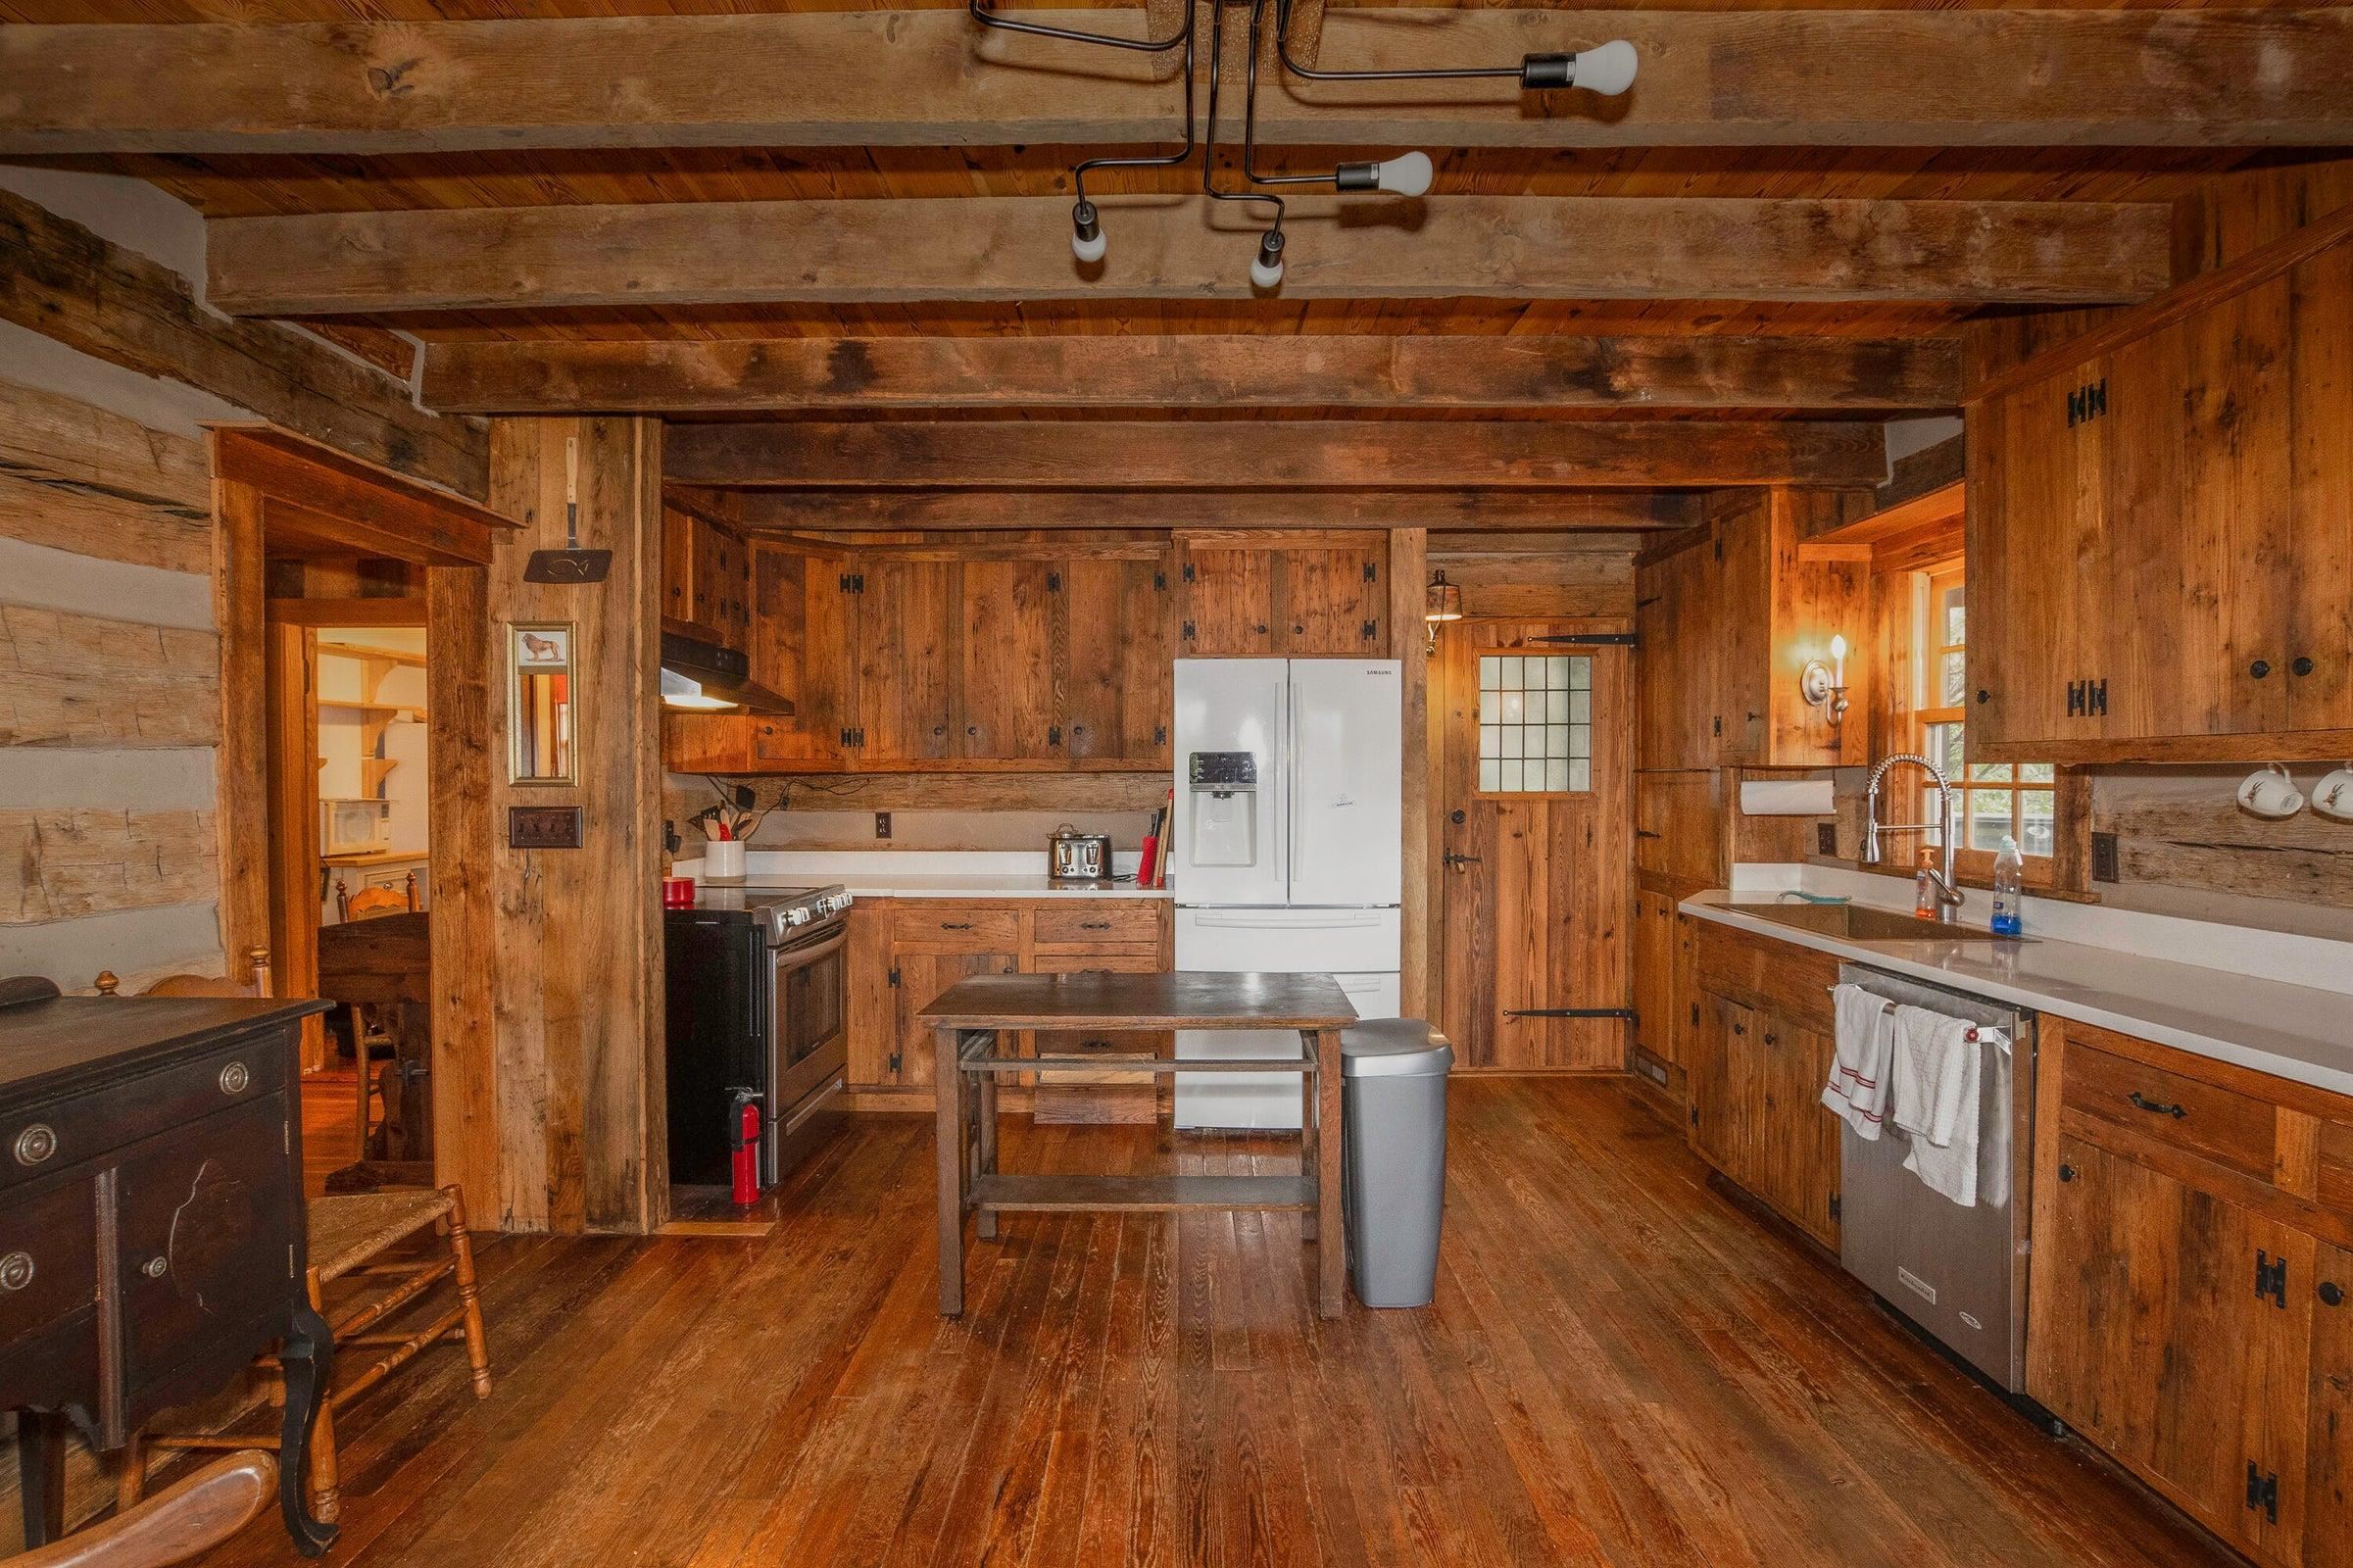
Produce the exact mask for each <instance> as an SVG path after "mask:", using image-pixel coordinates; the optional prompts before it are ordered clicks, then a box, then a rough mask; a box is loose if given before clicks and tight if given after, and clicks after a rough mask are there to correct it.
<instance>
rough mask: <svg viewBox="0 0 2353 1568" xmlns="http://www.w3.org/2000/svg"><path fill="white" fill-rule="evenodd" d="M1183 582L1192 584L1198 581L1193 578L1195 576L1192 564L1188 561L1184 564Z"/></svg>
mask: <svg viewBox="0 0 2353 1568" xmlns="http://www.w3.org/2000/svg"><path fill="white" fill-rule="evenodd" d="M1185 580H1186V581H1187V582H1193V581H1196V580H1198V579H1197V578H1196V577H1195V575H1194V571H1193V563H1192V562H1190V561H1188V562H1186V563H1185Z"/></svg>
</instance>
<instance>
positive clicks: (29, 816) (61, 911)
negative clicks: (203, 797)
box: [0, 806, 221, 980]
mask: <svg viewBox="0 0 2353 1568" xmlns="http://www.w3.org/2000/svg"><path fill="white" fill-rule="evenodd" d="M219 832H220V830H219V828H218V827H217V826H216V824H215V822H214V819H213V813H212V812H210V811H196V810H178V809H140V808H130V809H125V808H121V807H106V808H90V807H48V808H27V807H16V806H8V807H0V927H7V926H12V925H23V924H26V923H29V922H34V921H48V920H71V919H74V918H76V917H78V916H81V915H85V914H105V913H109V912H111V911H114V910H118V909H140V908H152V907H157V906H160V905H170V904H197V903H210V902H211V901H212V900H213V899H214V898H215V896H216V895H218V893H219V892H220V887H221V881H220V875H221V872H220V838H219ZM75 978H76V979H77V980H86V979H87V978H88V977H87V976H76V977H75Z"/></svg>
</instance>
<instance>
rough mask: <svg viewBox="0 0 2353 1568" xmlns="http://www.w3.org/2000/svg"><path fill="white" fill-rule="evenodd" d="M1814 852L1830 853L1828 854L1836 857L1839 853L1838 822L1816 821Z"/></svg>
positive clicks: (1818, 853)
mask: <svg viewBox="0 0 2353 1568" xmlns="http://www.w3.org/2000/svg"><path fill="white" fill-rule="evenodd" d="M1814 853H1815V854H1817V855H1828V856H1832V857H1834V858H1835V857H1836V856H1837V855H1838V823H1836V822H1816V823H1815V824H1814Z"/></svg>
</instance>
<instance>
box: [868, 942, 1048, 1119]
mask: <svg viewBox="0 0 2353 1568" xmlns="http://www.w3.org/2000/svg"><path fill="white" fill-rule="evenodd" d="M1019 967H1020V964H1019V962H1018V960H1017V958H1016V956H1014V955H1013V954H1010V953H935V952H926V951H921V950H917V951H913V952H910V951H908V950H907V949H905V948H895V949H893V950H892V953H891V975H892V984H891V992H892V995H893V997H894V999H895V1007H894V1010H895V1015H896V1019H897V1030H896V1032H897V1035H898V1040H899V1045H898V1048H897V1049H898V1052H899V1071H898V1078H897V1082H898V1083H899V1085H900V1087H902V1088H907V1089H921V1088H927V1087H929V1086H930V1084H931V1081H932V1077H933V1074H932V1065H933V1062H932V1057H933V1053H934V1050H935V1048H936V1047H937V1045H938V1041H937V1040H936V1039H935V1037H934V1036H933V1034H932V1031H931V1028H930V1027H929V1026H928V1025H926V1024H922V1023H919V1022H917V1021H916V1019H915V1014H916V1013H917V1012H919V1011H921V1010H922V1009H923V1008H924V1007H925V1006H928V1005H930V1003H931V1000H932V998H934V997H936V996H938V995H939V994H940V993H941V992H943V991H946V990H947V989H948V988H949V987H950V986H952V985H955V984H956V982H957V981H958V980H964V979H968V978H970V977H971V976H973V975H976V974H1012V973H1014V972H1016V971H1017V970H1018V969H1019Z"/></svg>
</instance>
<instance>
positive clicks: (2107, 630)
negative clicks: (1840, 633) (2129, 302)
mask: <svg viewBox="0 0 2353 1568" xmlns="http://www.w3.org/2000/svg"><path fill="white" fill-rule="evenodd" d="M2287 339H2288V284H2287V280H2286V279H2284V278H2281V279H2279V280H2278V281H2276V282H2274V283H2270V284H2267V285H2265V286H2263V287H2261V288H2255V289H2250V290H2248V291H2246V292H2245V293H2243V294H2238V295H2235V296H2233V297H2231V298H2230V299H2228V300H2224V301H2221V302H2218V303H2217V304H2215V305H2213V306H2210V307H2208V308H2207V309H2206V310H2204V311H2201V312H2199V313H2198V314H2197V315H2195V316H2192V317H2190V318H2189V319H2186V320H2182V321H2180V322H2177V323H2175V324H2174V325H2172V326H2169V327H2166V328H2164V329H2163V330H2161V331H2157V332H2152V333H2150V334H2149V335H2148V336H2146V337H2143V338H2140V339H2137V340H2135V341H2134V342H2132V343H2130V344H2127V345H2125V346H2123V347H2121V348H2119V349H2118V350H2117V351H2116V352H2115V353H2114V355H2112V356H2111V358H2110V362H2109V368H2108V371H2107V383H2108V398H2107V413H2106V414H2105V415H2104V416H2103V417H2101V418H2099V419H2097V420H2095V421H2093V422H2094V424H2095V425H2102V426H2104V427H2105V447H2104V451H2105V459H2104V462H2105V477H2106V486H2107V501H2106V505H2105V508H2104V510H2103V520H2104V523H2105V533H2104V535H2103V539H2102V547H2101V560H2102V562H2103V564H2104V567H2105V571H2104V578H2105V580H2106V581H2107V582H2108V583H2109V584H2110V585H2111V595H2112V605H2113V609H2112V612H2111V613H2109V614H2107V615H2105V616H2100V617H2098V618H2097V619H2096V620H2089V621H2086V620H2085V619H2084V618H2083V614H2082V611H2081V610H2080V608H2079V607H2078V606H2077V605H2076V604H2075V603H2073V601H2072V595H2070V602H2069V603H2068V604H2067V606H2066V613H2067V614H2068V615H2069V616H2070V617H2071V619H2074V620H2075V621H2076V622H2077V623H2078V624H2081V625H2083V627H2084V630H2085V631H2086V632H2087V633H2089V634H2090V635H2091V636H2092V637H2093V638H2094V644H2093V645H2094V646H2095V647H2097V648H2098V649H2099V650H2100V652H2099V654H2098V655H2097V656H2096V657H2095V658H2094V659H2093V660H2092V661H2090V662H2091V663H2092V666H2093V667H2092V668H2091V669H2090V671H2089V673H2090V674H2091V675H2092V676H2093V678H2094V679H2095V680H2099V681H2102V682H2104V683H2105V694H2106V698H2107V713H2106V715H2105V720H2106V721H2105V724H2104V726H2103V728H2102V730H2101V733H2102V734H2103V735H2104V736H2105V737H2107V738H2109V739H2113V740H2127V741H2130V740H2139V739H2143V738H2147V737H2163V736H2202V735H2231V734H2253V733H2262V732H2267V731H2274V730H2278V729H2280V728H2283V727H2284V725H2285V720H2286V712H2287V683H2288V674H2287V663H2288V653H2287V648H2286V633H2287V619H2288V615H2287V606H2286V598H2285V594H2286V587H2287V582H2286V574H2287V571H2288V562H2289V541H2288V517H2289V488H2290V487H2289V483H2288V456H2289V400H2288V389H2287V385H2286V382H2287V372H2288V367H2289V360H2288V344H2287ZM1973 630H1974V628H1973Z"/></svg>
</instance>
